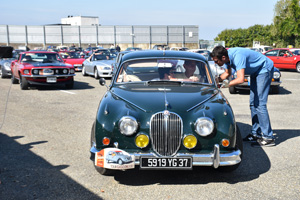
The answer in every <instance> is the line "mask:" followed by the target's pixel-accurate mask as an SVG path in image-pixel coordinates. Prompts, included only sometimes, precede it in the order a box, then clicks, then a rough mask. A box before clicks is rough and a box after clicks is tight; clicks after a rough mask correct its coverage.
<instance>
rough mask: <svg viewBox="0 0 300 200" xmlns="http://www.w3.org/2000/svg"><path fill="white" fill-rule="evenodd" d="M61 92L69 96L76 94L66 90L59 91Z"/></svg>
mask: <svg viewBox="0 0 300 200" xmlns="http://www.w3.org/2000/svg"><path fill="white" fill-rule="evenodd" d="M59 91H61V92H65V93H68V94H76V93H75V92H70V91H66V90H59Z"/></svg>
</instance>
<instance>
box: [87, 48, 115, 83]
mask: <svg viewBox="0 0 300 200" xmlns="http://www.w3.org/2000/svg"><path fill="white" fill-rule="evenodd" d="M113 63H114V60H113V58H111V57H110V52H109V51H108V50H104V49H101V51H99V52H95V53H93V54H92V55H91V56H90V57H88V58H87V59H86V60H85V61H84V62H83V63H82V64H83V66H82V75H83V76H86V75H91V76H94V77H95V79H99V78H100V77H103V78H106V77H108V78H109V77H112V64H113Z"/></svg>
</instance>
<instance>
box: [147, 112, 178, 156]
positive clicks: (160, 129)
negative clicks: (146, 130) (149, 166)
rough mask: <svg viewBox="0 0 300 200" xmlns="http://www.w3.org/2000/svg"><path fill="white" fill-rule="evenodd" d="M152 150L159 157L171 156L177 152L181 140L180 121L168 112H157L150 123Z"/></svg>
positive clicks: (176, 116) (175, 115)
mask: <svg viewBox="0 0 300 200" xmlns="http://www.w3.org/2000/svg"><path fill="white" fill-rule="evenodd" d="M150 137H151V141H152V145H153V149H154V151H155V152H156V153H158V154H159V155H161V156H172V155H174V154H176V152H177V151H178V149H179V147H180V144H181V138H182V119H181V118H180V117H179V116H178V115H177V114H175V113H170V112H169V111H164V112H159V113H156V114H154V115H153V116H152V118H151V121H150Z"/></svg>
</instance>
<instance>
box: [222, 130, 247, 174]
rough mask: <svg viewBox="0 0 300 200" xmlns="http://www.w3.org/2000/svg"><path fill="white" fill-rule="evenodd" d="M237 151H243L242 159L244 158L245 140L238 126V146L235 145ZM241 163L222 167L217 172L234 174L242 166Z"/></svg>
mask: <svg viewBox="0 0 300 200" xmlns="http://www.w3.org/2000/svg"><path fill="white" fill-rule="evenodd" d="M235 149H239V150H240V151H241V155H240V157H241V159H242V158H243V139H242V135H241V132H240V129H239V127H238V126H236V144H235ZM240 164H241V162H239V163H238V164H236V165H231V166H221V167H218V168H217V170H218V171H221V172H232V171H234V170H236V169H237V168H238V167H239V166H240Z"/></svg>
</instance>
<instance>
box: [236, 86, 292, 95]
mask: <svg viewBox="0 0 300 200" xmlns="http://www.w3.org/2000/svg"><path fill="white" fill-rule="evenodd" d="M287 94H292V92H291V91H290V90H287V89H285V88H283V87H282V86H280V87H279V93H278V94H274V93H272V91H270V93H269V95H287ZM231 95H250V89H245V90H238V92H237V94H231Z"/></svg>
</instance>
